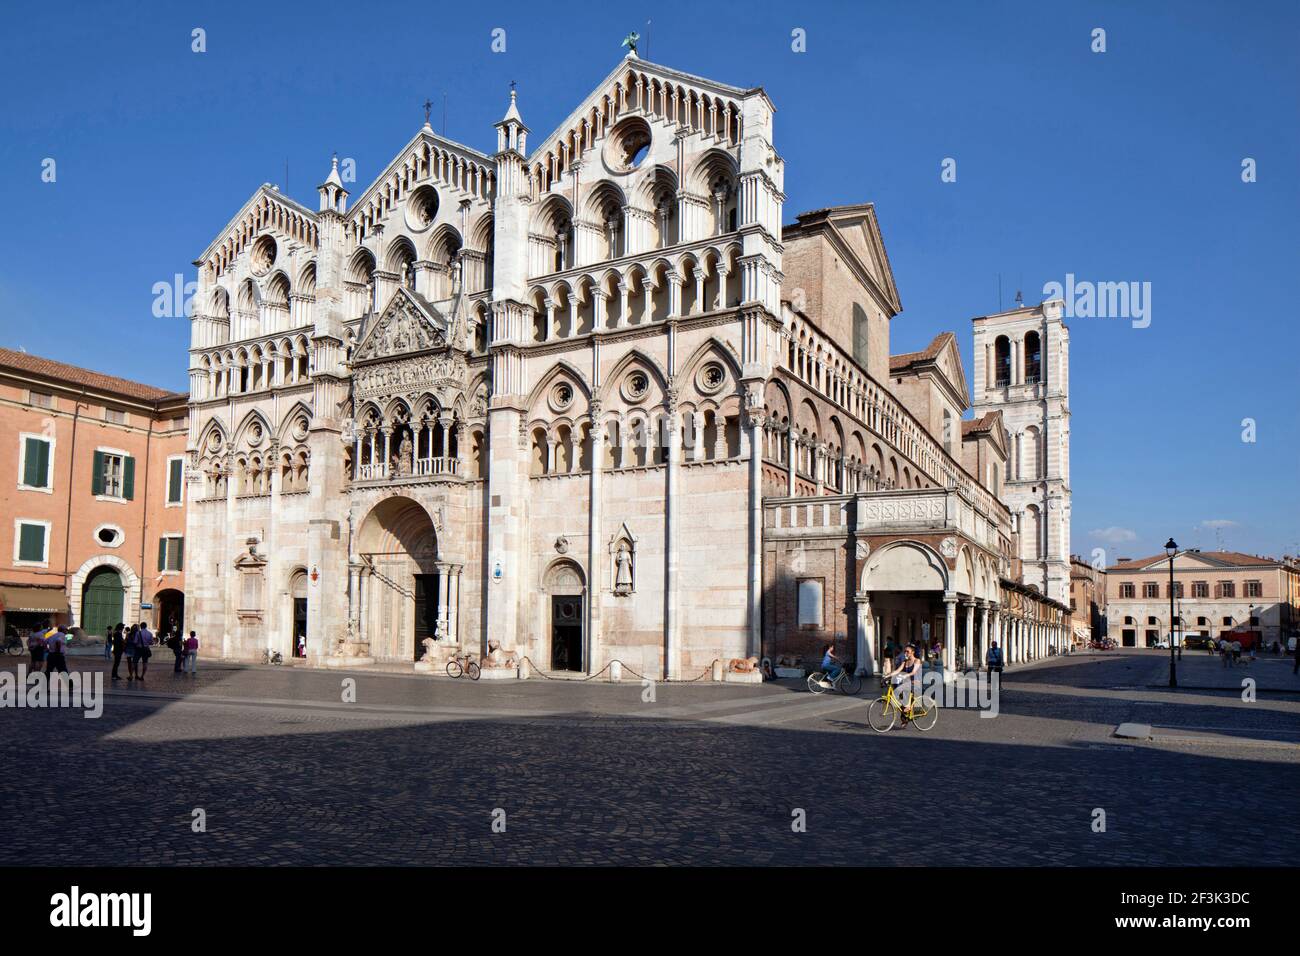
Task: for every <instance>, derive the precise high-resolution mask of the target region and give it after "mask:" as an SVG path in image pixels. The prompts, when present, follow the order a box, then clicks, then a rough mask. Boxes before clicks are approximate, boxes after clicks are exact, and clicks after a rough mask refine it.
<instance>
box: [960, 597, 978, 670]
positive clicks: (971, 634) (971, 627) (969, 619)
mask: <svg viewBox="0 0 1300 956" xmlns="http://www.w3.org/2000/svg"><path fill="white" fill-rule="evenodd" d="M974 642H975V602H974V601H968V602H966V633H965V634H963V635H962V640H961V648H962V657H963V658H964V659H965V661H966V666H967V667H970V664H971V645H972V644H973V643H974Z"/></svg>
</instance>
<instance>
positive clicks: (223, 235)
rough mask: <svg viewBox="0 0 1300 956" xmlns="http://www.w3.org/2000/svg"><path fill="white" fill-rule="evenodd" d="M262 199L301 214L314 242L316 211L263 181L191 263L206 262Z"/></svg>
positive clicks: (294, 213) (287, 210) (298, 214)
mask: <svg viewBox="0 0 1300 956" xmlns="http://www.w3.org/2000/svg"><path fill="white" fill-rule="evenodd" d="M263 199H265V200H266V201H267V202H268V204H271V205H279V206H281V207H283V208H284V210H285V212H287V213H290V214H292V215H296V216H302V217H303V218H304V219H305V220H307V221H308V222H310V223H312V226H311V227H310V229H311V232H312V240H313V243H314V241H315V238H316V237H315V225H314V224H315V222H316V213H315V212H313V211H312V210H310V209H308V208H307V207H306V206H304V205H303V204H302V203H300V202H298V201H297V200H295V199H291V198H289V197H288V196H286V195H285V194H284V193H282V192H280V190H278V189H275V188H274V187H272V186H271V185H270V184H269V183H263V184H262V185H260V186H258V187H257V189H256V190H255V191H254V192H253V195H251V196H249V197H248V200H247V201H246V202H245V203H244V204H243V205H242V206H240V207H239V212H237V213H235V214H234V215H233V216H232V217H231V218H230V221H229V222H228V223H226V224H225V225H224V226H222V227H221V229H220V230H219V231H218V232H217V234H216V236H215V237H213V239H212V241H211V242H209V243H208V247H207V248H206V249H204V250H203V252H202V254H201V255H200V256H199V257H198V258H197V259H195V260H194V262H193V265H196V266H201V265H203V264H204V263H205V262H207V261H208V259H209V258H211V256H212V254H213V253H214V252H216V251H217V249H218V248H219V247H220V246H221V245H222V243H223V242H225V241H226V240H227V239H228V238H229V237H230V233H231V231H232V230H233V229H234V228H235V227H236V226H238V225H239V224H240V223H242V222H243V221H244V220H245V219H246V218H247V217H248V216H250V215H251V214H252V212H253V210H254V209H255V208H256V207H257V206H258V205H259V204H260V203H261V202H262V200H263ZM271 228H272V229H274V230H275V231H276V232H281V230H279V229H276V228H275V227H274V226H272V227H271ZM256 231H260V230H254V232H256ZM286 238H294V237H292V236H286Z"/></svg>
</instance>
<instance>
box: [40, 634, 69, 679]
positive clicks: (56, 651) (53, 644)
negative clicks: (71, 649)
mask: <svg viewBox="0 0 1300 956" xmlns="http://www.w3.org/2000/svg"><path fill="white" fill-rule="evenodd" d="M67 646H68V629H67V628H66V627H64V626H63V625H62V624H60V625H59V626H58V627H57V628H56V629H55V630H54V636H53V637H49V638H46V641H45V673H46V674H54V673H58V672H60V671H61V672H62V673H64V674H66V673H67V672H68V659H67V658H66V657H65V656H64V650H65V649H66V648H67Z"/></svg>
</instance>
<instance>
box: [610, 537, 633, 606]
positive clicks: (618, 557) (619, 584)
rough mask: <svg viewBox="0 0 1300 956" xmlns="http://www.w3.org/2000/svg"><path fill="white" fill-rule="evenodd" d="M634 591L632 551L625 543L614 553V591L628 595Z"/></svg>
mask: <svg viewBox="0 0 1300 956" xmlns="http://www.w3.org/2000/svg"><path fill="white" fill-rule="evenodd" d="M631 590H632V551H631V549H630V548H628V546H627V542H626V541H624V542H622V543H620V544H619V546H618V551H616V552H615V553H614V591H615V593H617V594H628V593H630V592H631Z"/></svg>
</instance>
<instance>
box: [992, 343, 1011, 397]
mask: <svg viewBox="0 0 1300 956" xmlns="http://www.w3.org/2000/svg"><path fill="white" fill-rule="evenodd" d="M1010 384H1011V340H1010V339H1008V338H1007V337H1006V336H1005V335H999V336H998V337H997V339H996V340H995V341H994V343H993V386H994V387H995V388H1006V387H1007V386H1008V385H1010Z"/></svg>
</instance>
